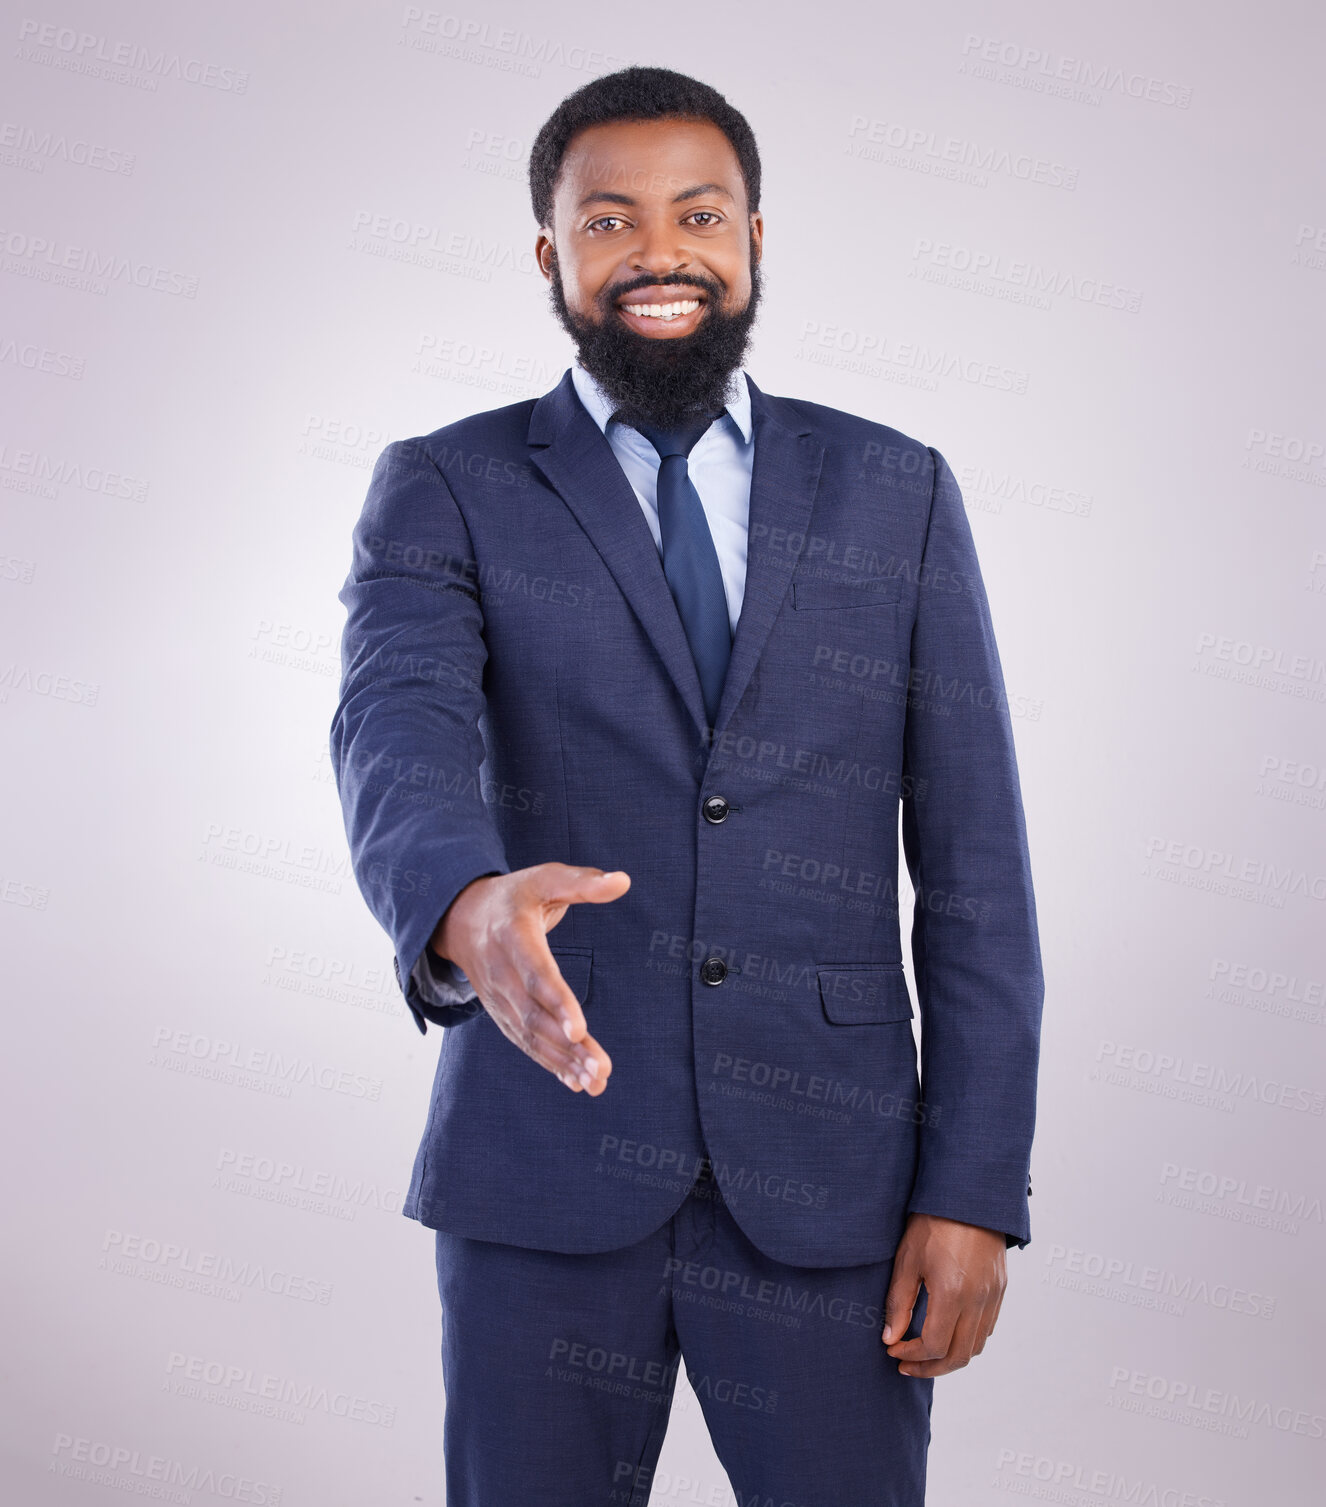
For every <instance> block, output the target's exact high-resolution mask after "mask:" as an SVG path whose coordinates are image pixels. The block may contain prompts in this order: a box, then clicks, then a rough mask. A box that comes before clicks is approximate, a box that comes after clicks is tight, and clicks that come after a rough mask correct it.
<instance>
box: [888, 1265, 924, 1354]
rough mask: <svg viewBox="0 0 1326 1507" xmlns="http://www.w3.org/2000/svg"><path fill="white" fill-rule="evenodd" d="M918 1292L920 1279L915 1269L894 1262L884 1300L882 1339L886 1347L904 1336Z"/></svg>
mask: <svg viewBox="0 0 1326 1507" xmlns="http://www.w3.org/2000/svg"><path fill="white" fill-rule="evenodd" d="M920 1291H921V1279H920V1276H919V1274H918V1272H917V1270H916V1268H915V1267H914V1266H911V1265H909V1264H908V1263H906V1262H896V1263H895V1264H894V1268H893V1277H892V1279H891V1280H890V1282H889V1292H888V1296H887V1297H886V1298H885V1299H884V1335H883V1339H884V1343H885V1344H886V1345H891V1344H893V1343H894V1341H895V1340H899V1339H901V1338H902V1336H903V1335H904V1334H906V1332H907V1326H908V1324H910V1323H911V1321H912V1310H913V1309H914V1308H915V1307H916V1299H917V1297H918V1296H919V1295H920Z"/></svg>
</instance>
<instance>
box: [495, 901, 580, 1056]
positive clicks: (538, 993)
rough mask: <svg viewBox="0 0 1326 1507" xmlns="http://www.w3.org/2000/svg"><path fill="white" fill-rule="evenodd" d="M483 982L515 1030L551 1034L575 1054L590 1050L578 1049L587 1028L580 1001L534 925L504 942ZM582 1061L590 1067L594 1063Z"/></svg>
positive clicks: (546, 1036) (541, 1034) (549, 1036)
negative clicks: (504, 948)
mask: <svg viewBox="0 0 1326 1507" xmlns="http://www.w3.org/2000/svg"><path fill="white" fill-rule="evenodd" d="M487 984H488V989H489V993H490V995H493V996H494V997H496V998H498V999H500V1000H503V1001H504V1002H505V1003H506V1005H507V1006H508V1007H509V1009H510V1011H511V1012H512V1015H513V1017H515V1018H516V1019H518V1020H519V1022H520V1026H519V1027H518V1029H528V1030H529V1031H530V1032H533V1033H537V1035H538V1036H539V1037H540V1038H541V1039H548V1040H553V1039H555V1040H557V1041H558V1042H560V1043H561V1044H562V1045H563V1046H565V1045H566V1043H568V1042H570V1043H571V1044H572V1046H573V1048H574V1049H575V1051H577V1052H578V1053H580V1054H581V1055H583V1056H586V1057H592V1056H593V1055H594V1054H593V1052H592V1050H591V1051H589V1052H586V1051H585V1050H584V1039H585V1036H586V1034H587V1027H586V1025H585V1013H584V1011H583V1010H582V1009H581V1008H580V1001H579V1000H578V999H577V998H576V996H575V991H574V990H573V989H572V988H571V986H570V985H569V984H568V983H567V982H566V980H565V979H564V978H563V977H562V972H561V969H560V968H558V966H557V960H556V959H555V958H554V957H553V955H552V952H551V951H550V949H549V947H548V939H547V937H546V936H545V935H544V933H543V931H542V930H541V929H540V928H539V927H538V925H537V924H535V925H534V927H533V929H531V930H528V931H525V930H523V929H522V933H521V935H520V936H519V937H518V938H517V939H515V941H514V942H511V943H508V950H507V952H506V954H505V955H504V956H499V957H498V958H497V960H496V962H495V964H494V966H493V968H492V969H491V970H490V974H489V978H488V980H487ZM476 987H477V986H476ZM531 1011H537V1012H538V1014H531V1013H530V1012H531ZM540 1015H541V1016H542V1017H543V1019H539V1016H540ZM587 1066H589V1067H590V1069H591V1071H593V1070H595V1064H594V1063H592V1062H590V1063H587Z"/></svg>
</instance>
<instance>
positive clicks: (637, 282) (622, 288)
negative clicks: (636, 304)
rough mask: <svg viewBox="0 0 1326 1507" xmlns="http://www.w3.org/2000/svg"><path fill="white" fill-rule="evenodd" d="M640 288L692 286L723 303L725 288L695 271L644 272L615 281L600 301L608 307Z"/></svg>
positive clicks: (605, 290)
mask: <svg viewBox="0 0 1326 1507" xmlns="http://www.w3.org/2000/svg"><path fill="white" fill-rule="evenodd" d="M640 288H690V289H693V290H696V291H698V292H701V293H704V294H706V295H707V296H708V297H709V298H710V299H711V300H712V301H713V302H714V303H721V302H722V299H723V293H724V291H725V290H724V288H723V286H722V284H720V283H719V282H718V281H717V280H716V279H714V278H706V277H697V276H696V275H695V274H694V273H693V272H670V273H667V274H665V275H664V276H662V277H648V276H646V275H644V274H642V275H641V276H640V277H637V278H635V279H634V280H633V281H631V282H621V283H613V284H612V286H611V287H609V288H605V289H604V291H603V292H602V293H601V294H600V295H599V303H600V304H603V305H604V306H606V307H608V308H612V307H614V306H615V305H616V303H617V300H618V299H619V298H624V297H625V296H626V295H627V294H628V293H635V292H636V291H638V290H639V289H640Z"/></svg>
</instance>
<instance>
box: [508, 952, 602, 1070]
mask: <svg viewBox="0 0 1326 1507" xmlns="http://www.w3.org/2000/svg"><path fill="white" fill-rule="evenodd" d="M550 962H551V955H550ZM552 968H553V971H554V972H556V964H555V963H554V964H552ZM503 978H505V980H506V983H505V987H504V985H503ZM558 979H559V982H560V980H561V976H560V974H559V975H558ZM561 987H562V988H563V989H565V990H566V993H567V994H568V995H570V997H571V999H572V1000H574V999H575V995H574V994H571V991H570V990H569V989H566V985H565V983H564V982H562V983H561ZM484 1003H485V1004H486V1006H487V1008H488V1013H489V1014H490V1015H491V1016H492V1017H493V1019H494V1020H495V1021H496V1022H497V1024H498V1026H499V1027H500V1028H501V1030H502V1033H503V1035H505V1036H506V1037H507V1038H508V1039H509V1040H510V1041H512V1042H514V1043H515V1044H516V1046H518V1047H519V1048H520V1049H521V1051H523V1052H524V1053H526V1055H528V1056H530V1057H532V1058H533V1059H534V1060H535V1061H536V1062H538V1063H540V1064H541V1065H542V1066H544V1067H546V1068H548V1069H549V1071H551V1072H555V1073H557V1074H558V1076H559V1077H562V1076H563V1075H564V1074H565V1073H567V1072H569V1073H570V1074H571V1076H572V1077H573V1078H575V1079H577V1080H578V1082H579V1085H580V1087H582V1088H585V1089H589V1090H591V1091H592V1090H593V1088H594V1085H595V1083H596V1082H600V1081H601V1082H602V1083H603V1084H605V1085H606V1082H607V1078H608V1075H609V1074H610V1073H611V1072H612V1059H611V1058H610V1057H609V1056H608V1054H607V1052H605V1051H604V1050H603V1048H602V1047H601V1046H599V1044H598V1043H597V1042H596V1041H595V1040H594V1039H593V1037H591V1036H588V1035H587V1034H583V1033H582V1037H581V1040H580V1041H578V1042H574V1043H573V1042H570V1041H568V1040H567V1039H566V1035H565V1032H564V1029H563V1024H562V1017H560V1016H559V1015H557V1014H556V1013H554V1011H553V1010H552V1009H550V1008H549V1007H548V1005H547V1004H546V1003H545V1002H544V1001H543V1000H541V999H539V998H538V997H537V995H531V994H530V993H529V992H528V990H527V989H526V988H525V987H524V985H523V982H522V977H521V975H520V972H519V970H510V969H503V970H501V973H500V974H499V976H498V978H497V979H495V980H494V981H491V982H490V983H489V984H488V987H487V991H486V998H485V1000H484ZM582 1024H583V1021H582ZM599 1092H602V1089H600V1090H599Z"/></svg>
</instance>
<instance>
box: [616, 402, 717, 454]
mask: <svg viewBox="0 0 1326 1507" xmlns="http://www.w3.org/2000/svg"><path fill="white" fill-rule="evenodd" d="M717 417H718V415H717V414H712V413H711V414H708V415H701V416H700V417H698V418H694V419H691V420H690V421H689V422H688V423H685V424H679V425H678V426H677V427H676V428H675V429H654V428H652V427H649V428H646V426H645V425H644V424H636V425H634V426H633V427H634V428H636V429H638V430H639V431H640V433H641V434H643V435H644V437H645V438H646V439H647V440H648V441H649V443H650V444H651V445H652V446H653V447H654V449H655V450H657V451H658V455H659V459H660V460H666V459H667V457H668V456H669V455H683V456H684V455H689V454H690V453H691V451H692V450H693V449H694V448H695V445H696V441H697V440H699V438H700V436H701V435H702V434H706V433H707V432H708V430H709V426H710V425H711V424H712V423H713V422H714V420H715V419H716V418H717Z"/></svg>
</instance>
